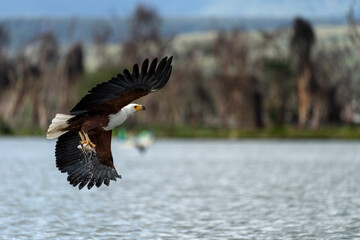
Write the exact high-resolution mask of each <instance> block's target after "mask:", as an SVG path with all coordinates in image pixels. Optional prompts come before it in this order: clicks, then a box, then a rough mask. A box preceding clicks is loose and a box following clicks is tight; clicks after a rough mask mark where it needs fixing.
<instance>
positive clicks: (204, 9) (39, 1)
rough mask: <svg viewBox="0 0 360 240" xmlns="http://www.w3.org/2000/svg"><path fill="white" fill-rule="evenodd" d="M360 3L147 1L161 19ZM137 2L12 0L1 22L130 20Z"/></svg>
mask: <svg viewBox="0 0 360 240" xmlns="http://www.w3.org/2000/svg"><path fill="white" fill-rule="evenodd" d="M353 1H354V2H355V3H356V13H360V11H359V9H360V0H358V1H356V0H251V1H249V0H180V1H177V0H167V1H164V0H147V1H143V3H145V5H147V6H151V7H153V8H154V9H156V10H157V11H158V13H159V14H160V16H162V17H254V18H256V17H275V18H289V17H294V16H303V17H311V18H333V17H335V18H341V17H344V16H345V15H346V13H347V12H348V10H349V7H350V5H351V3H352V2H353ZM139 3H141V1H135V0H102V1H101V0H26V1H24V0H11V1H10V0H9V1H1V2H0V18H7V17H74V16H76V17H107V16H118V17H127V16H129V15H130V14H131V13H132V11H133V10H134V8H135V7H136V5H137V4H139ZM359 15H360V14H359Z"/></svg>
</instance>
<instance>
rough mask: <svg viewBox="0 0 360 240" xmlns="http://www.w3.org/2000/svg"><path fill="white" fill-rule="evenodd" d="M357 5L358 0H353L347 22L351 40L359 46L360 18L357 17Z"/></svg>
mask: <svg viewBox="0 0 360 240" xmlns="http://www.w3.org/2000/svg"><path fill="white" fill-rule="evenodd" d="M355 6H356V0H353V1H352V2H351V4H350V8H349V12H348V14H347V22H348V33H349V38H350V41H351V42H352V43H353V44H355V45H357V46H358V44H359V42H360V20H359V19H356V17H355Z"/></svg>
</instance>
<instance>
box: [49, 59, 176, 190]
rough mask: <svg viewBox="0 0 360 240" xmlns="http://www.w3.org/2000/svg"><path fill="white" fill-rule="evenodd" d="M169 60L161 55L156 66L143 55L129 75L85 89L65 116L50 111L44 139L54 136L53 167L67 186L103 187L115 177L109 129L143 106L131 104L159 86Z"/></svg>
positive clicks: (165, 77)
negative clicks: (54, 114)
mask: <svg viewBox="0 0 360 240" xmlns="http://www.w3.org/2000/svg"><path fill="white" fill-rule="evenodd" d="M171 62H172V57H170V58H167V57H165V58H163V59H162V60H161V61H160V63H159V64H158V65H157V58H155V59H154V60H153V61H152V62H151V64H150V67H149V60H148V59H146V60H145V61H144V62H143V64H142V67H141V69H139V66H138V65H137V64H135V65H134V67H133V71H132V73H130V72H129V71H128V70H127V69H125V70H124V72H123V74H119V75H117V76H116V77H113V78H112V79H111V80H110V81H108V82H103V83H101V84H99V85H97V86H96V87H94V88H93V89H91V90H90V91H89V93H88V94H87V95H85V96H84V97H83V98H82V99H81V100H80V101H79V102H78V103H77V104H76V105H75V107H74V108H73V109H72V110H71V111H70V115H66V114H56V116H55V118H54V119H53V120H52V122H51V124H50V126H49V129H48V131H47V133H46V137H47V138H48V139H54V138H58V140H57V142H56V150H55V156H56V166H57V168H58V169H59V170H60V171H61V172H66V173H67V174H68V178H67V180H68V181H69V182H70V184H71V185H73V186H74V187H75V186H77V185H79V189H82V188H83V187H84V186H86V185H87V187H88V189H91V188H92V187H93V186H94V185H96V186H97V187H100V186H101V184H102V183H105V184H106V185H107V186H109V184H110V180H114V181H116V178H121V176H120V175H119V174H118V173H117V171H116V169H115V167H114V164H113V157H112V153H111V132H112V129H114V128H115V127H116V126H119V125H121V124H122V123H123V122H124V121H125V120H126V119H127V118H128V117H129V116H130V115H132V114H134V113H135V112H137V111H141V110H145V107H144V106H142V105H139V104H134V103H131V102H132V101H134V100H135V99H138V98H140V97H143V96H145V95H147V94H149V93H151V92H155V91H157V90H159V89H161V88H163V87H164V86H165V85H166V83H167V82H168V80H169V78H170V75H171V70H172V65H171Z"/></svg>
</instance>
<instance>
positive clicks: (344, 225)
mask: <svg viewBox="0 0 360 240" xmlns="http://www.w3.org/2000/svg"><path fill="white" fill-rule="evenodd" d="M54 145H55V142H54V141H45V140H43V139H40V138H1V139H0V152H1V155H0V176H1V185H0V199H1V200H0V201H1V202H0V203H1V204H0V239H356V238H360V142H356V141H353V142H342V141H309V142H305V141H258V140H252V141H179V140H166V141H165V140H162V141H157V142H156V143H155V145H154V146H153V147H152V148H150V149H149V151H148V152H147V153H146V154H143V155H142V154H140V153H138V152H137V151H136V150H129V149H122V148H121V143H120V142H119V141H114V142H113V146H112V148H113V155H114V158H115V166H116V168H117V170H118V172H119V174H121V175H122V176H123V180H120V181H118V182H113V181H112V182H111V184H110V187H105V186H102V187H101V188H99V189H97V188H93V189H92V190H90V191H88V190H87V189H85V190H82V191H79V190H78V189H77V188H73V187H72V186H70V185H69V184H68V183H67V181H66V175H65V174H62V173H60V172H59V171H58V170H57V169H56V167H55V160H54Z"/></svg>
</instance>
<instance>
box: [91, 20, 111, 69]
mask: <svg viewBox="0 0 360 240" xmlns="http://www.w3.org/2000/svg"><path fill="white" fill-rule="evenodd" d="M112 34H113V29H112V28H111V26H110V25H109V24H108V23H107V22H106V21H105V20H97V21H95V23H94V25H93V29H92V37H93V43H94V46H95V50H96V56H98V58H99V59H101V60H102V61H103V63H106V62H107V59H106V53H105V47H106V44H107V43H108V42H109V40H110V38H111V36H112Z"/></svg>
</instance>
